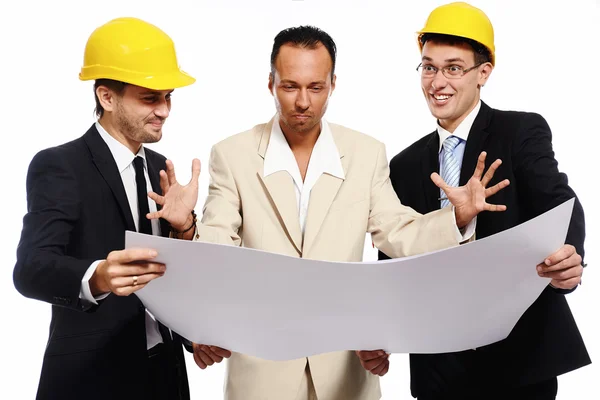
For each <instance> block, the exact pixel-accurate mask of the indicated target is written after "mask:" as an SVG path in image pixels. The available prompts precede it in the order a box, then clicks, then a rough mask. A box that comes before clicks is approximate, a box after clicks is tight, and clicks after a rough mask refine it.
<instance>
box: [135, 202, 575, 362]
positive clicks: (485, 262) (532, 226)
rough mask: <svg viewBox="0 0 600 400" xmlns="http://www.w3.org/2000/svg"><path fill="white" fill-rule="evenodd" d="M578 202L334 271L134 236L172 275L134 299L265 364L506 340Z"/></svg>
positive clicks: (330, 265) (185, 331) (192, 333)
mask: <svg viewBox="0 0 600 400" xmlns="http://www.w3.org/2000/svg"><path fill="white" fill-rule="evenodd" d="M573 204H574V199H571V200H569V201H567V202H565V203H563V204H562V205H560V206H558V207H556V208H555V209H553V210H551V211H549V212H547V213H545V214H543V215H541V216H539V217H537V218H535V219H533V220H531V221H528V222H527V223H524V224H522V225H519V226H517V227H515V228H513V229H510V230H507V231H504V232H501V233H499V234H497V235H494V236H491V237H487V238H485V239H482V240H477V241H475V242H472V243H469V244H466V245H461V246H458V247H454V248H451V249H447V250H442V251H437V252H433V253H428V254H424V255H419V256H414V257H407V258H403V259H395V260H386V261H376V262H361V263H339V262H324V261H315V260H305V259H298V258H292V257H287V256H282V255H278V254H272V253H267V252H262V251H258V250H253V249H246V248H240V247H234V246H223V245H214V244H208V243H201V242H188V241H182V240H175V239H166V238H162V237H157V236H149V235H143V234H138V233H135V232H127V235H126V247H127V248H131V247H150V248H155V249H157V250H158V253H159V256H158V257H157V261H159V262H164V263H165V264H166V265H167V272H166V273H165V275H164V276H163V277H161V278H159V279H156V280H154V281H152V282H150V283H149V284H148V285H147V286H146V287H145V288H143V289H141V290H139V291H138V292H137V295H138V296H139V298H140V299H141V300H142V302H143V303H144V305H145V306H146V307H147V308H148V309H149V310H150V311H151V312H152V313H153V314H154V315H155V316H156V317H157V318H158V319H159V320H161V321H162V322H163V323H164V324H165V325H167V326H168V327H170V328H171V329H173V330H174V331H176V332H178V333H179V334H181V335H182V336H184V337H186V338H188V339H189V340H191V341H194V342H197V343H204V344H210V345H216V346H220V347H223V348H227V349H229V350H231V351H235V352H240V353H245V354H249V355H253V356H257V357H261V358H264V359H270V360H288V359H294V358H300V357H306V356H310V355H315V354H320V353H326V352H331V351H338V350H355V349H358V350H369V349H385V350H387V351H388V352H392V353H440V352H452V351H459V350H465V349H470V348H476V347H480V346H483V345H487V344H490V343H493V342H496V341H498V340H501V339H503V338H505V337H506V336H508V334H509V333H510V331H511V330H512V328H513V327H514V325H515V324H516V322H517V321H518V319H519V318H520V316H521V315H522V314H523V313H524V312H525V311H526V310H527V308H528V307H529V306H530V305H531V304H532V303H533V302H534V301H535V300H536V298H537V297H538V296H539V295H540V293H541V292H542V290H543V289H544V288H545V287H546V286H547V284H548V283H549V279H547V278H540V277H539V276H538V275H537V272H536V270H535V266H536V265H537V264H538V263H540V262H542V261H543V260H544V258H545V257H547V256H548V255H550V254H552V253H553V252H554V251H556V250H557V249H559V248H560V246H562V245H563V243H564V240H565V237H566V232H567V228H568V225H569V220H570V216H571V212H572V208H573Z"/></svg>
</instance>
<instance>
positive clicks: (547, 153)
mask: <svg viewBox="0 0 600 400" xmlns="http://www.w3.org/2000/svg"><path fill="white" fill-rule="evenodd" d="M518 132H519V133H518V135H517V137H516V138H515V141H514V144H513V154H514V156H513V160H514V169H515V171H514V174H515V180H516V184H517V187H518V193H519V196H520V197H521V198H520V199H519V204H520V205H521V207H522V208H523V209H524V210H525V213H526V217H527V219H530V218H534V217H536V216H538V215H540V214H543V213H544V212H546V211H548V210H551V209H552V208H554V207H556V206H558V205H560V204H562V203H564V202H565V201H567V200H569V199H572V198H575V205H574V207H573V213H572V216H571V222H570V224H569V229H568V231H567V237H566V240H565V243H566V244H571V245H573V246H574V247H575V248H576V249H577V253H579V255H581V257H582V258H583V257H584V253H585V251H584V240H585V219H584V213H583V207H582V206H581V203H580V201H579V199H578V198H577V195H576V194H575V192H574V191H573V189H572V188H571V187H570V186H569V182H568V178H567V175H566V174H565V173H562V172H560V171H559V169H558V161H557V160H556V158H555V156H554V151H553V149H552V133H551V131H550V127H549V126H548V124H547V122H546V120H545V119H544V118H543V117H542V116H540V115H539V114H534V113H530V114H526V116H525V118H524V120H523V121H522V123H521V126H520V129H519V130H518ZM573 290H574V289H572V290H564V289H555V291H556V292H557V293H570V292H572V291H573Z"/></svg>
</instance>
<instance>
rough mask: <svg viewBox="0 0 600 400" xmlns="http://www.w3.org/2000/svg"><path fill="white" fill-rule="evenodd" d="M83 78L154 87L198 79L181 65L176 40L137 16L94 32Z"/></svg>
mask: <svg viewBox="0 0 600 400" xmlns="http://www.w3.org/2000/svg"><path fill="white" fill-rule="evenodd" d="M79 79H81V80H82V81H87V80H93V79H113V80H116V81H121V82H126V83H130V84H132V85H137V86H141V87H145V88H148V89H154V90H168V89H175V88H178V87H182V86H187V85H191V84H192V83H194V82H195V81H196V79H195V78H193V77H191V76H190V75H188V74H187V73H186V72H184V71H182V70H181V69H180V68H179V64H178V62H177V56H176V54H175V44H174V43H173V40H172V39H171V38H170V37H169V36H168V35H167V34H166V33H164V32H163V31H162V30H160V29H159V28H157V27H156V26H154V25H152V24H149V23H148V22H145V21H142V20H140V19H137V18H117V19H113V20H112V21H109V22H107V23H106V24H104V25H102V26H100V27H99V28H97V29H96V30H95V31H94V32H92V34H91V35H90V37H89V39H88V41H87V44H86V46H85V55H84V58H83V67H82V68H81V72H80V73H79Z"/></svg>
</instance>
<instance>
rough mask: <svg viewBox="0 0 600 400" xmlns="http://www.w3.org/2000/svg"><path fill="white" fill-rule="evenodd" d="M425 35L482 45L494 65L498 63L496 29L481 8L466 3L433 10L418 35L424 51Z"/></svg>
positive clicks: (447, 5) (420, 47)
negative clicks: (472, 41) (495, 42)
mask: <svg viewBox="0 0 600 400" xmlns="http://www.w3.org/2000/svg"><path fill="white" fill-rule="evenodd" d="M424 33H439V34H443V35H453V36H460V37H463V38H467V39H472V40H474V41H476V42H478V43H481V44H482V45H484V46H485V47H487V49H488V50H489V51H490V55H491V56H492V60H491V61H492V65H495V63H496V56H495V50H496V48H495V47H494V27H493V26H492V23H491V21H490V19H489V18H488V17H487V15H485V13H484V12H483V11H481V10H480V9H479V8H476V7H473V6H472V5H470V4H467V3H464V2H455V3H450V4H445V5H443V6H440V7H438V8H436V9H435V10H433V11H432V12H431V14H429V17H428V18H427V22H425V27H424V28H423V29H421V30H420V31H419V32H417V34H418V38H417V40H418V42H419V49H420V50H421V51H422V50H423V45H422V44H421V36H422V35H423V34H424Z"/></svg>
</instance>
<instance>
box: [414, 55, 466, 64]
mask: <svg viewBox="0 0 600 400" xmlns="http://www.w3.org/2000/svg"><path fill="white" fill-rule="evenodd" d="M422 60H423V61H433V59H432V58H430V57H427V56H423V58H422ZM457 61H460V62H463V63H464V62H465V60H463V59H462V58H460V57H454V58H447V59H445V60H444V62H446V63H451V62H457Z"/></svg>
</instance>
